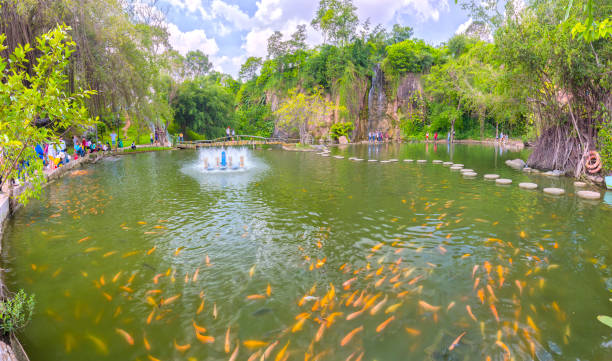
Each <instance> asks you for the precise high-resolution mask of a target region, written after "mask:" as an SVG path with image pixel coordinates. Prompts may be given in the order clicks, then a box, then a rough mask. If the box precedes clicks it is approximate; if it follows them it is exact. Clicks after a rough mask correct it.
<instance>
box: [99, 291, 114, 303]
mask: <svg viewBox="0 0 612 361" xmlns="http://www.w3.org/2000/svg"><path fill="white" fill-rule="evenodd" d="M102 295H103V296H104V298H106V299H107V300H108V301H112V300H113V296H111V295H109V294H108V293H106V292H102Z"/></svg>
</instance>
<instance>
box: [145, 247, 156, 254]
mask: <svg viewBox="0 0 612 361" xmlns="http://www.w3.org/2000/svg"><path fill="white" fill-rule="evenodd" d="M156 248H157V246H153V248H151V249H150V250H148V251H147V256H150V255H151V253H153V252H155V249H156Z"/></svg>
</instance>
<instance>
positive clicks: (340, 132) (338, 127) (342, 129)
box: [329, 122, 355, 139]
mask: <svg viewBox="0 0 612 361" xmlns="http://www.w3.org/2000/svg"><path fill="white" fill-rule="evenodd" d="M353 129H355V125H354V124H353V123H351V122H339V123H335V124H333V125H332V126H331V128H330V130H329V134H330V135H331V137H332V138H334V139H338V138H340V137H341V136H345V137H347V138H348V133H349V132H350V131H352V130H353Z"/></svg>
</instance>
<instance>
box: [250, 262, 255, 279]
mask: <svg viewBox="0 0 612 361" xmlns="http://www.w3.org/2000/svg"><path fill="white" fill-rule="evenodd" d="M254 274H255V265H253V267H251V269H250V270H249V277H250V278H253V275H254Z"/></svg>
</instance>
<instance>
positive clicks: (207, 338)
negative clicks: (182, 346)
mask: <svg viewBox="0 0 612 361" xmlns="http://www.w3.org/2000/svg"><path fill="white" fill-rule="evenodd" d="M196 338H197V339H198V340H199V341H200V342H202V343H213V342H215V338H214V337H212V336H204V335H201V334H200V333H198V332H196Z"/></svg>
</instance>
